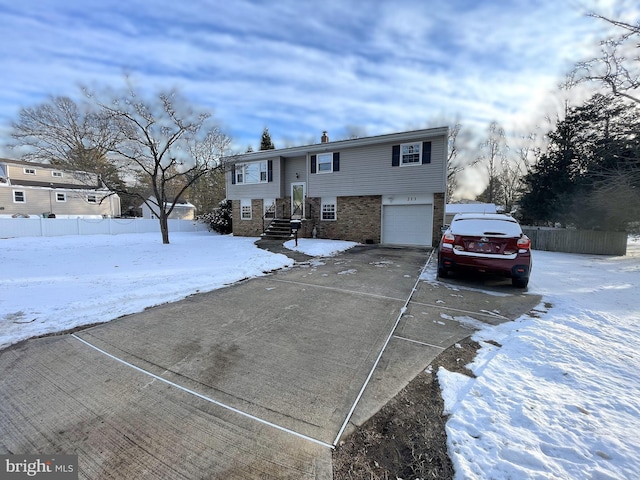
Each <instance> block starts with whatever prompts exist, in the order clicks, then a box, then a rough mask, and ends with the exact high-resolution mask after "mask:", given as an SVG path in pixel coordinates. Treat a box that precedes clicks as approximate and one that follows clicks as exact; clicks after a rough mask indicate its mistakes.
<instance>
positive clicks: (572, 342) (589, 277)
mask: <svg viewBox="0 0 640 480" xmlns="http://www.w3.org/2000/svg"><path fill="white" fill-rule="evenodd" d="M630 247H633V245H630ZM631 250H632V251H631V252H630V253H631V254H632V255H631V256H628V257H595V256H581V255H569V254H560V253H550V252H534V262H535V268H534V271H533V274H532V277H531V283H530V284H529V291H530V292H532V293H539V294H542V295H543V300H544V302H545V303H543V304H542V305H541V306H540V307H538V310H539V312H538V313H537V315H536V317H537V318H534V317H528V316H525V317H522V318H520V319H519V320H517V321H516V322H507V323H504V324H502V325H499V326H497V327H485V328H484V329H483V330H481V331H479V332H478V333H477V334H476V335H475V336H474V338H475V339H476V340H478V341H480V342H481V344H482V345H483V347H482V349H481V350H480V352H479V354H478V356H477V358H476V360H475V361H474V362H473V363H472V364H471V365H470V368H471V370H472V371H473V372H474V373H475V375H477V378H476V379H469V378H468V377H464V376H462V375H460V374H456V373H451V372H447V371H446V370H444V369H441V370H440V371H439V372H438V378H439V380H440V383H441V385H442V386H443V398H444V399H445V409H446V410H447V413H450V414H451V417H450V418H449V420H448V422H447V426H446V428H447V434H448V441H449V451H450V455H451V458H452V461H453V462H454V465H455V468H456V478H457V479H485V478H549V479H551V478H572V479H573V478H575V479H582V478H598V479H610V478H611V479H612V478H635V477H637V475H638V472H640V457H639V456H638V454H637V452H638V451H639V450H640V440H639V438H640V437H638V432H639V431H640V406H639V402H638V398H640V355H639V354H638V348H639V347H638V339H639V338H640V322H638V320H639V319H640V312H639V310H640V308H639V305H640V304H639V303H638V298H637V297H638V292H639V291H640V290H639V287H640V275H639V273H640V257H637V256H633V248H631ZM484 340H493V341H495V342H498V343H499V344H501V345H502V347H496V346H494V345H491V344H489V343H483V341H484Z"/></svg>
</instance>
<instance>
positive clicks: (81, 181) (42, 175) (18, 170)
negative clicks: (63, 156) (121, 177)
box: [5, 162, 98, 188]
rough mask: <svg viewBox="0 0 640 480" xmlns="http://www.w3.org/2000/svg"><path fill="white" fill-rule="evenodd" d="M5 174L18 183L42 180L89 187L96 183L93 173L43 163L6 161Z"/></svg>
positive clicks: (96, 178)
mask: <svg viewBox="0 0 640 480" xmlns="http://www.w3.org/2000/svg"><path fill="white" fill-rule="evenodd" d="M5 165H6V166H7V170H8V172H7V176H8V177H9V178H10V179H11V182H12V183H13V184H20V183H21V182H22V181H27V182H43V183H45V184H49V183H53V185H54V186H55V185H56V184H67V185H69V184H71V185H87V186H88V187H89V188H91V187H95V186H96V185H97V183H98V177H97V176H96V175H95V174H90V173H82V172H70V171H63V170H60V169H57V168H51V167H49V166H47V165H45V164H37V165H33V164H19V163H15V164H12V163H10V162H6V163H5ZM25 169H31V170H35V175H34V174H25V173H24V170H25ZM53 172H61V173H62V177H54V176H53Z"/></svg>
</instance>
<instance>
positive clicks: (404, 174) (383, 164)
mask: <svg viewBox="0 0 640 480" xmlns="http://www.w3.org/2000/svg"><path fill="white" fill-rule="evenodd" d="M416 141H421V142H422V141H430V142H431V163H429V164H424V165H423V164H420V165H411V166H404V167H403V166H399V167H392V166H391V158H392V147H393V145H397V144H398V142H390V143H388V144H380V145H373V146H363V147H359V148H351V149H345V150H331V151H339V152H340V171H339V172H332V173H322V174H309V176H308V178H309V180H308V187H307V192H308V193H307V195H308V196H310V197H323V196H341V195H349V196H359V195H388V194H397V193H415V194H421V193H422V194H424V193H433V192H436V193H438V192H444V191H445V190H446V138H445V137H444V136H439V137H431V138H424V139H419V140H416Z"/></svg>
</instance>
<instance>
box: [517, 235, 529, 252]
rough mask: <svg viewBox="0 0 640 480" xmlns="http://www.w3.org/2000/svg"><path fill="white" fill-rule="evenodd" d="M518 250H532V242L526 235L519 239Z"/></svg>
mask: <svg viewBox="0 0 640 480" xmlns="http://www.w3.org/2000/svg"><path fill="white" fill-rule="evenodd" d="M518 248H519V249H521V250H529V249H530V248H531V240H530V239H529V237H527V236H526V235H522V236H521V237H520V238H519V239H518Z"/></svg>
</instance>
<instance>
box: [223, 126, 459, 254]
mask: <svg viewBox="0 0 640 480" xmlns="http://www.w3.org/2000/svg"><path fill="white" fill-rule="evenodd" d="M447 137H448V128H447V127H442V128H434V129H427V130H416V131H410V132H402V133H394V134H389V135H380V136H376V137H366V138H356V139H350V140H341V141H336V142H330V141H329V138H328V137H327V135H326V132H324V134H323V136H322V141H321V143H319V144H314V145H307V146H301V147H292V148H284V149H278V150H264V151H258V152H251V153H247V154H243V155H242V156H241V158H240V159H239V160H238V159H234V164H233V166H232V168H231V169H230V171H228V172H227V176H226V181H227V198H228V199H229V200H231V201H232V208H233V233H234V235H240V236H260V235H261V234H263V232H264V231H265V230H266V231H267V234H269V229H268V225H269V224H270V223H271V222H272V221H273V223H274V224H277V223H284V222H278V220H281V219H282V220H287V221H288V220H289V219H300V220H302V228H301V230H300V231H299V235H300V236H305V237H311V236H313V235H314V234H315V235H316V236H317V237H318V238H328V239H340V240H351V241H356V242H360V243H382V244H388V245H412V246H432V245H435V244H436V243H437V242H438V241H439V239H440V228H441V227H442V225H443V222H444V212H445V192H446V176H447V165H446V163H447ZM227 160H229V159H227ZM285 225H286V224H285ZM287 233H288V232H287Z"/></svg>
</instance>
